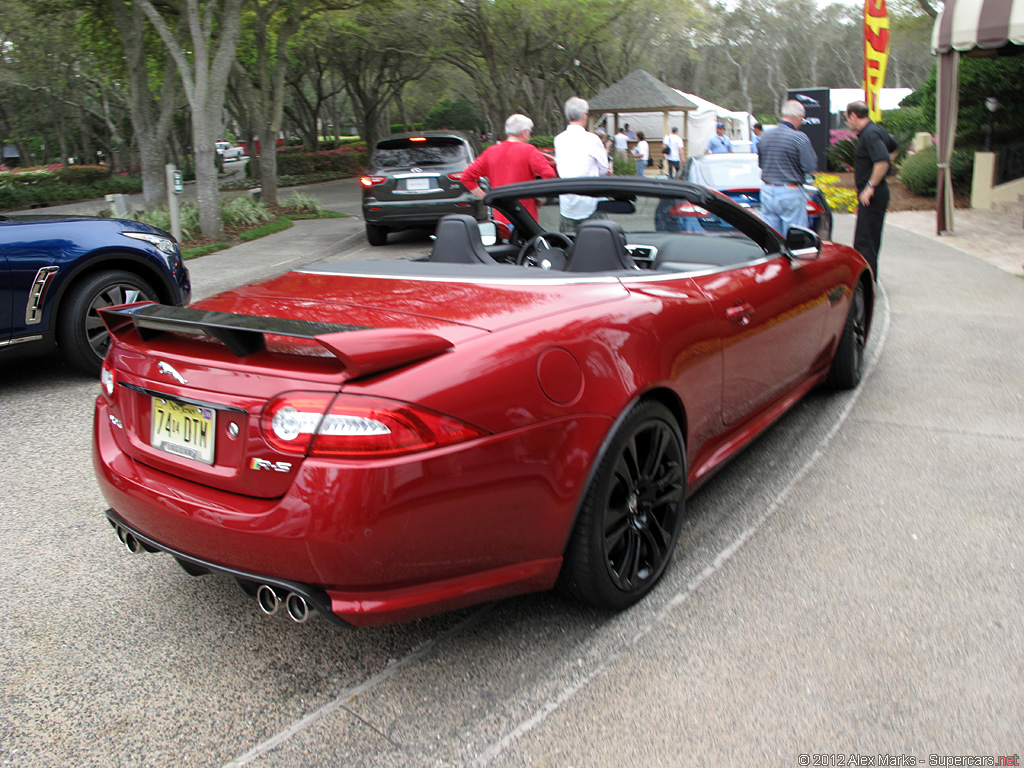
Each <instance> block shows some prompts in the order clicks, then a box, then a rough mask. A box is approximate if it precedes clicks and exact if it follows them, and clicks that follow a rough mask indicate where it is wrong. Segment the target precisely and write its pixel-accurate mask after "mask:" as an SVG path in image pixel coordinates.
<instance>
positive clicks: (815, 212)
mask: <svg viewBox="0 0 1024 768" xmlns="http://www.w3.org/2000/svg"><path fill="white" fill-rule="evenodd" d="M824 212H825V211H824V210H823V209H822V207H821V206H820V205H818V203H816V202H815V201H814V200H808V201H807V215H808V216H821V214H823V213H824Z"/></svg>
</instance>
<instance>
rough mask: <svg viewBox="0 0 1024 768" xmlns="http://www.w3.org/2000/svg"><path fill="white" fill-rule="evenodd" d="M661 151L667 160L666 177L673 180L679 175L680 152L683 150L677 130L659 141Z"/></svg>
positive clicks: (673, 130) (674, 129)
mask: <svg viewBox="0 0 1024 768" xmlns="http://www.w3.org/2000/svg"><path fill="white" fill-rule="evenodd" d="M661 147H662V150H663V151H664V152H665V157H666V158H668V177H669V178H670V179H674V178H675V176H676V174H677V173H679V159H680V154H679V153H680V151H681V150H682V148H683V140H682V139H681V138H680V137H679V129H678V128H673V129H672V133H670V134H669V135H668V136H666V137H665V138H664V139H662V140H661Z"/></svg>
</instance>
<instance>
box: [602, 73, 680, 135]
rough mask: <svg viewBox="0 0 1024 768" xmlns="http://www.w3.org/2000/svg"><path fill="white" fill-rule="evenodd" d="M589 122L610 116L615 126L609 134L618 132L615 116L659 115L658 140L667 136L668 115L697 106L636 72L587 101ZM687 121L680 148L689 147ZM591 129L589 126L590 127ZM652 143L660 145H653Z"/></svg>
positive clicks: (658, 82) (663, 84) (655, 79)
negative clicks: (660, 127)
mask: <svg viewBox="0 0 1024 768" xmlns="http://www.w3.org/2000/svg"><path fill="white" fill-rule="evenodd" d="M589 103H590V114H591V121H592V122H593V120H594V117H593V116H594V115H598V114H603V113H611V114H612V115H613V116H614V122H615V125H614V126H612V127H611V128H612V132H615V133H617V132H618V130H619V114H620V113H622V112H626V113H634V112H661V113H662V115H663V116H664V123H663V125H664V131H663V132H662V136H667V135H668V132H669V125H668V124H669V113H670V112H680V111H681V112H683V114H684V118H685V114H686V113H687V112H689V111H691V110H694V109H697V105H696V104H694V103H693V102H692V101H690V100H689V99H688V98H686V97H685V96H683V95H682V94H681V93H680V92H679V91H677V90H676V89H675V88H672V87H670V86H668V85H666V84H665V83H663V82H662V81H661V80H659V79H658V78H656V77H655V76H654V75H652V74H651V73H650V72H645V71H644V70H642V69H638V70H636V71H634V72H631V73H629V74H628V75H626V76H625V77H624V78H622V79H621V80H619V81H618V82H617V83H614V84H613V85H610V86H608V87H607V88H605V89H604V90H603V91H601V92H600V93H599V94H597V95H596V96H595V97H594V98H592V99H590V102H589ZM686 123H687V121H686V120H685V119H684V120H683V136H682V139H683V147H684V148H688V147H689V137H688V136H687V130H686ZM590 127H591V128H593V125H591V126H590ZM655 143H660V142H657V141H655Z"/></svg>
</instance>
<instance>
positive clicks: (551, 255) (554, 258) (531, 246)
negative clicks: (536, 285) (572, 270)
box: [516, 232, 572, 269]
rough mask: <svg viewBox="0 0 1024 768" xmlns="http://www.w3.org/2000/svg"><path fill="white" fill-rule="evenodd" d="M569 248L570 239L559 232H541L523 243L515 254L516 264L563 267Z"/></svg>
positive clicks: (550, 267)
mask: <svg viewBox="0 0 1024 768" xmlns="http://www.w3.org/2000/svg"><path fill="white" fill-rule="evenodd" d="M552 242H555V243H557V246H556V247H553V246H552V244H551V243H552ZM570 248H572V240H570V239H569V238H568V237H567V236H566V235H563V234H562V233H561V232H542V233H541V234H539V235H534V236H533V237H531V238H530V239H529V240H527V241H526V242H525V243H523V247H522V248H520V249H519V255H518V256H516V264H519V265H520V266H524V267H540V268H541V269H564V268H565V265H566V264H567V263H568V261H569V256H568V250H569V249H570Z"/></svg>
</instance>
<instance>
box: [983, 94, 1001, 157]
mask: <svg viewBox="0 0 1024 768" xmlns="http://www.w3.org/2000/svg"><path fill="white" fill-rule="evenodd" d="M985 109H987V110H988V131H986V132H985V151H986V152H991V151H992V131H993V130H994V128H995V123H996V110H997V109H999V99H997V98H996V97H995V96H989V97H988V98H987V99H985Z"/></svg>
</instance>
